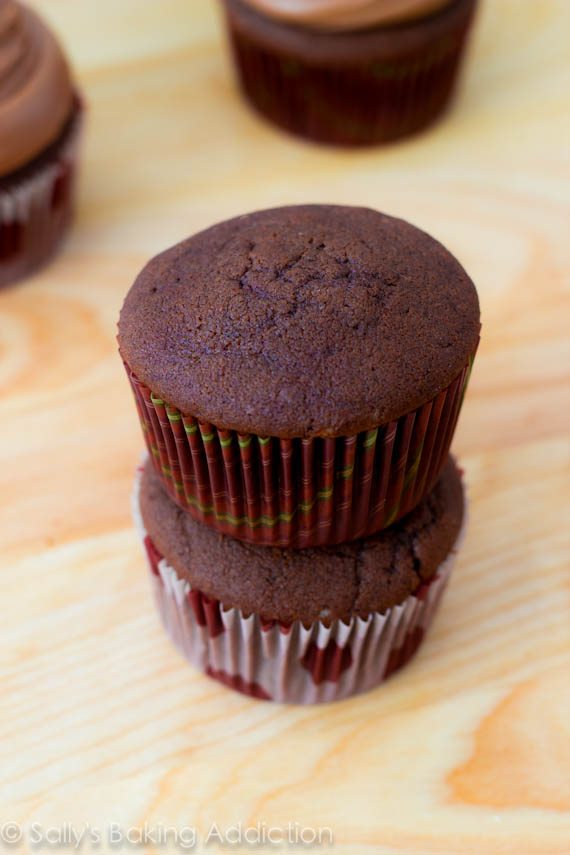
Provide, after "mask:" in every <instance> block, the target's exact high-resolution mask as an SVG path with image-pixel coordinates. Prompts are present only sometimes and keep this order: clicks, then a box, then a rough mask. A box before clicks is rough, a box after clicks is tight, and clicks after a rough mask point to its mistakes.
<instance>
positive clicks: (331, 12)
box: [245, 0, 451, 30]
mask: <svg viewBox="0 0 570 855" xmlns="http://www.w3.org/2000/svg"><path fill="white" fill-rule="evenodd" d="M245 2H247V3H248V4H249V5H250V6H253V7H254V8H256V9H257V10H258V11H259V12H263V13H264V14H266V15H269V16H271V17H272V18H278V19H279V20H282V21H284V22H287V23H291V24H297V25H300V26H307V27H313V28H314V29H321V30H361V29H366V28H367V27H376V26H381V25H387V24H399V23H402V22H404V21H410V20H414V19H416V18H422V17H425V16H427V15H431V14H433V13H434V12H438V11H439V10H440V9H443V8H444V7H445V6H448V5H449V3H450V2H451V0H245Z"/></svg>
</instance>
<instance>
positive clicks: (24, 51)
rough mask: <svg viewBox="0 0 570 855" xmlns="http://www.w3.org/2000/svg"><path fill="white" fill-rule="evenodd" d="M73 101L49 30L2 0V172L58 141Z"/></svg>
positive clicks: (62, 60) (11, 1) (22, 8)
mask: <svg viewBox="0 0 570 855" xmlns="http://www.w3.org/2000/svg"><path fill="white" fill-rule="evenodd" d="M72 105H73V88H72V82H71V76H70V72H69V68H68V65H67V62H66V60H65V57H64V55H63V52H62V50H61V48H60V46H59V44H58V43H57V41H56V39H55V37H54V36H53V34H52V33H51V31H50V30H49V29H48V28H47V27H46V25H45V24H44V23H43V21H42V20H41V19H40V18H39V17H38V16H37V15H36V14H35V12H33V11H32V10H31V9H28V7H27V6H23V5H22V4H20V3H17V2H15V0H0V176H2V175H7V174H9V173H11V172H14V171H15V170H16V169H18V168H19V167H21V166H24V165H25V164H26V163H29V162H30V161H31V160H33V158H34V157H36V155H38V154H40V152H42V151H43V150H44V149H46V148H47V147H48V146H49V145H50V144H51V143H52V142H54V141H55V140H56V139H57V137H58V136H59V134H60V133H61V131H62V130H63V127H64V125H65V123H66V121H67V119H68V118H69V116H70V114H71V110H72Z"/></svg>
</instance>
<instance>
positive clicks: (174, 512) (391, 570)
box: [139, 458, 464, 624]
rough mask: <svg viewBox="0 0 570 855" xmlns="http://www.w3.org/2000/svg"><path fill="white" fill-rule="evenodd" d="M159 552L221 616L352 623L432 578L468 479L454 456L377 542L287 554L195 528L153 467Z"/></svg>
mask: <svg viewBox="0 0 570 855" xmlns="http://www.w3.org/2000/svg"><path fill="white" fill-rule="evenodd" d="M139 501H140V510H141V514H142V520H143V522H144V526H145V528H146V531H147V532H148V537H149V538H150V541H151V543H152V544H153V548H154V549H156V550H157V551H158V553H159V554H160V555H161V556H163V557H164V558H165V559H166V560H167V562H168V563H169V564H170V566H171V567H172V568H173V569H174V570H175V571H176V574H177V575H178V577H179V578H181V579H184V580H186V581H188V582H189V583H190V585H191V586H192V588H193V589H194V590H196V591H199V592H201V593H202V594H205V595H206V596H207V597H209V598H212V599H215V600H218V601H220V602H221V603H222V605H223V606H224V608H231V607H235V608H238V609H241V610H242V611H243V612H244V614H251V613H253V614H257V615H259V616H261V617H262V618H263V619H264V620H275V621H280V622H283V623H291V622H293V621H297V620H298V621H302V622H303V623H305V624H311V623H313V622H315V621H318V620H321V621H324V622H325V623H326V622H332V621H335V620H337V619H338V620H342V621H349V620H350V619H351V618H353V617H354V616H359V617H366V616H367V615H369V614H370V613H374V612H378V613H384V612H385V611H386V610H388V609H390V608H391V607H393V606H395V605H397V604H398V603H401V602H403V601H404V600H406V598H407V597H409V596H410V595H411V594H414V593H417V592H418V590H419V589H421V587H422V586H423V585H425V583H429V581H430V580H431V579H432V578H433V576H434V574H435V573H436V571H437V570H438V568H439V567H440V566H441V564H442V562H443V561H445V559H446V558H447V557H448V556H449V554H450V553H451V551H452V550H453V549H454V546H455V544H456V542H457V538H458V534H459V531H460V529H461V525H462V522H463V517H464V495H463V487H462V483H461V476H460V474H459V472H458V470H457V467H456V465H455V463H454V462H453V460H452V459H451V458H449V459H448V461H447V463H446V465H445V467H444V469H443V472H442V474H441V476H440V478H439V480H438V482H437V484H436V486H435V487H434V489H433V490H432V491H431V492H430V493H429V494H428V496H427V497H426V498H425V499H424V500H423V501H422V502H421V503H420V505H418V507H417V508H416V509H415V510H414V511H412V513H410V514H409V515H408V516H407V517H405V518H404V519H403V520H401V521H400V522H398V523H396V524H395V525H394V526H392V527H391V528H389V529H387V530H385V531H383V532H381V533H379V534H377V535H374V536H372V537H369V538H366V539H363V540H359V541H353V542H352V543H348V544H343V545H339V546H336V547H321V548H313V549H304V550H286V549H278V548H271V547H258V546H251V545H248V544H245V543H243V542H241V541H239V540H236V539H234V538H230V537H227V536H225V535H222V534H219V533H218V532H216V531H214V530H212V529H210V528H209V527H207V526H204V525H202V524H201V523H199V522H196V521H195V520H193V519H192V518H191V517H190V515H189V514H187V513H185V512H184V511H183V510H181V509H180V508H179V507H178V506H177V505H176V504H175V503H174V502H173V501H172V500H171V499H170V498H169V497H168V495H167V494H166V493H165V491H164V488H163V487H162V485H161V482H160V479H159V478H158V476H157V475H156V474H155V472H154V470H153V468H152V466H151V465H150V463H147V464H146V466H145V469H144V473H143V476H142V484H141V490H140V498H139Z"/></svg>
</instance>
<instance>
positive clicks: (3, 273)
mask: <svg viewBox="0 0 570 855" xmlns="http://www.w3.org/2000/svg"><path fill="white" fill-rule="evenodd" d="M82 115H83V107H82V105H81V102H80V100H79V98H76V102H75V105H74V110H73V114H72V117H71V119H70V120H69V122H68V124H67V127H66V128H65V130H64V132H63V134H62V135H61V137H60V138H59V140H57V142H55V143H54V144H53V145H52V146H50V148H49V149H47V150H46V151H45V152H44V153H43V154H41V155H40V156H39V157H38V158H36V160H35V161H33V163H31V164H29V165H27V166H25V167H23V168H22V169H20V170H18V171H17V172H16V173H14V174H13V175H10V176H8V177H6V178H0V286H3V285H8V284H11V283H13V282H16V281H17V280H19V279H21V278H23V277H25V276H27V275H29V274H30V273H32V272H34V271H35V270H36V269H37V268H39V267H41V266H42V265H43V264H44V263H45V262H46V261H48V259H49V258H50V257H51V256H52V255H53V254H54V253H55V252H56V250H57V248H58V246H59V244H60V242H61V241H62V239H63V237H64V236H65V234H66V232H67V230H68V227H69V225H70V222H71V219H72V216H73V202H74V196H75V183H76V172H77V167H76V164H77V152H78V147H79V141H80V136H81V126H82Z"/></svg>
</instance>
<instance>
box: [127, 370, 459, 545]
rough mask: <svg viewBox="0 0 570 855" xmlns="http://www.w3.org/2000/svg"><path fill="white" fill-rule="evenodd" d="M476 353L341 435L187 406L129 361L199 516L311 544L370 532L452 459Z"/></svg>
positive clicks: (161, 462) (148, 428)
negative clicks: (203, 416) (386, 413)
mask: <svg viewBox="0 0 570 855" xmlns="http://www.w3.org/2000/svg"><path fill="white" fill-rule="evenodd" d="M473 359H474V356H473V357H471V358H470V360H469V362H468V364H467V365H466V366H465V368H464V369H463V370H462V371H461V372H460V373H459V374H458V376H457V377H456V378H455V380H453V382H452V383H451V384H450V385H449V386H448V387H447V388H446V389H444V390H443V391H442V392H440V393H439V394H438V395H436V397H435V398H433V399H432V400H431V401H428V402H427V403H426V404H423V405H422V406H421V407H419V408H418V409H417V410H415V411H413V412H411V413H408V414H407V415H405V416H402V417H401V418H400V419H397V420H395V421H392V422H389V423H388V424H386V425H383V426H381V427H378V428H376V429H375V430H369V431H365V432H362V433H359V434H357V435H354V436H348V437H338V438H322V437H314V438H311V439H278V438H276V437H258V436H255V435H252V434H238V433H236V432H235V431H229V430H222V429H219V430H218V429H217V428H216V427H215V426H214V425H212V424H210V423H207V422H199V421H197V420H196V419H195V418H193V417H192V416H187V415H184V414H182V413H181V412H180V411H179V410H177V409H176V408H175V407H171V406H169V405H168V404H167V403H165V402H164V401H163V400H162V399H161V398H159V397H157V396H156V395H154V394H153V393H152V392H151V390H150V389H149V388H148V387H147V386H145V385H144V383H141V382H140V381H139V380H138V379H137V378H136V377H135V375H134V374H133V373H132V371H130V370H129V368H128V367H127V366H126V367H127V374H128V376H129V379H130V381H131V385H132V388H133V391H134V396H135V401H136V404H137V410H138V413H139V418H140V422H141V425H142V429H143V433H144V436H145V441H146V444H147V448H148V450H149V452H150V454H151V457H152V460H153V463H154V467H155V469H156V471H157V473H158V474H159V475H160V477H161V479H162V481H163V483H164V485H165V487H166V490H167V492H168V493H169V495H170V496H171V498H172V499H173V500H174V501H175V502H176V503H177V504H178V505H179V506H180V507H182V508H184V509H185V510H187V511H188V512H189V513H190V514H191V516H192V517H194V518H195V519H197V520H200V521H201V522H204V523H207V524H208V525H210V526H211V527H213V528H216V529H218V530H219V531H222V532H223V533H224V534H228V535H230V536H231V537H236V538H238V539H240V540H245V541H248V542H250V543H255V544H258V545H260V546H282V547H291V548H306V547H309V546H328V545H332V544H335V543H344V542H346V541H348V540H355V539H357V538H359V537H365V536H367V535H369V534H373V533H375V532H377V531H380V530H381V529H383V528H385V527H387V526H389V525H391V524H392V523H394V522H395V521H396V520H398V519H399V518H400V517H402V516H404V515H405V514H406V513H408V512H409V511H411V510H412V509H413V508H414V507H415V506H416V505H417V504H418V502H420V501H421V499H422V498H423V497H424V496H425V495H426V493H428V492H429V490H430V489H431V487H432V486H433V485H434V484H435V482H436V480H437V478H438V476H439V473H440V471H441V468H442V466H443V464H444V463H445V460H446V458H447V454H448V452H449V447H450V444H451V440H452V437H453V433H454V430H455V426H456V423H457V419H458V416H459V411H460V409H461V404H462V402H463V397H464V395H465V391H466V388H467V383H468V380H469V374H470V371H471V367H472V364H473Z"/></svg>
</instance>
